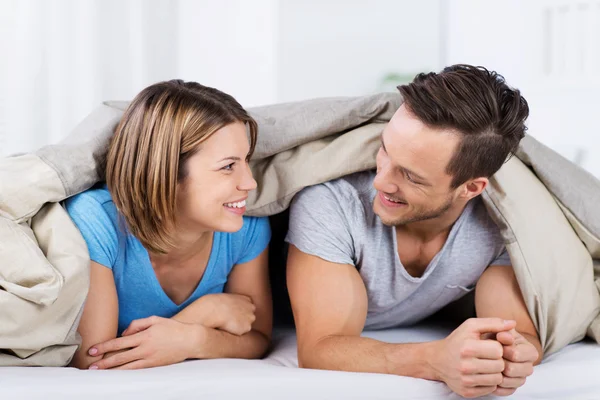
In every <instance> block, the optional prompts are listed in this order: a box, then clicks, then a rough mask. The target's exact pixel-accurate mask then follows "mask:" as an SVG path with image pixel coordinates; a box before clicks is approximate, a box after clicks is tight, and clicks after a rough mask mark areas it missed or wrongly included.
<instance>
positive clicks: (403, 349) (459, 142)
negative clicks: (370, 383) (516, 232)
mask: <svg viewBox="0 0 600 400" xmlns="http://www.w3.org/2000/svg"><path fill="white" fill-rule="evenodd" d="M399 90H400V92H401V93H402V95H403V98H404V103H403V105H402V106H401V107H400V108H399V109H398V111H397V112H396V113H395V115H394V116H393V118H392V119H391V121H390V122H389V124H388V125H387V126H386V128H385V129H384V131H383V133H382V135H381V148H380V150H379V152H378V154H377V171H376V172H375V171H372V172H363V173H358V174H354V175H350V176H347V177H344V178H342V179H338V180H335V181H332V182H328V183H325V184H322V185H317V186H314V187H310V188H307V189H305V190H303V191H302V192H301V193H299V194H298V195H297V196H296V198H295V199H294V202H293V203H292V206H291V211H290V227H289V231H288V235H287V238H286V241H287V242H288V243H290V248H289V255H288V266H287V274H288V277H287V281H288V290H289V293H290V299H291V303H292V310H293V313H294V320H295V322H296V329H297V335H298V358H299V364H300V366H301V367H305V368H319V369H332V370H342V371H360V372H378V373H389V374H397V375H404V376H412V377H419V378H424V379H431V380H439V381H443V382H445V383H446V384H447V385H448V386H449V387H450V388H451V389H452V390H453V391H455V392H456V393H458V394H460V395H463V396H466V397H478V396H483V395H486V394H490V393H494V394H496V395H510V394H512V393H514V391H515V390H516V389H517V388H518V387H520V386H521V385H523V384H524V382H525V379H526V378H527V376H529V375H530V374H531V373H532V372H533V365H534V364H537V363H539V361H540V359H541V356H542V349H541V345H540V341H539V339H538V335H537V332H536V330H535V328H534V325H533V323H532V321H531V319H530V317H529V315H528V312H527V309H526V307H525V304H524V301H523V298H522V296H521V293H520V291H519V287H518V284H517V281H516V278H515V275H514V272H513V270H512V266H511V262H510V258H509V257H508V254H507V252H506V249H505V247H504V242H503V239H502V237H501V235H500V232H499V229H498V227H497V226H496V225H495V223H494V222H493V221H492V220H491V219H490V217H489V215H488V214H487V211H486V209H485V207H484V205H483V203H482V201H481V199H480V197H479V195H480V194H481V193H482V191H483V190H484V189H485V188H486V186H487V185H488V178H489V177H490V176H492V175H493V174H494V173H496V171H498V169H500V167H501V166H502V164H503V163H504V162H505V161H506V160H507V158H508V157H509V156H510V155H511V154H512V152H513V151H514V150H515V149H516V148H517V146H518V144H519V141H520V140H521V139H522V138H523V136H524V135H525V130H526V127H525V120H526V118H527V116H528V114H529V109H528V106H527V102H526V101H525V99H524V98H523V97H522V96H521V95H520V93H519V91H518V90H514V89H511V88H509V87H508V86H507V85H506V83H505V81H504V79H503V78H502V77H501V76H500V75H498V74H496V73H495V72H490V71H488V70H486V69H485V68H482V67H472V66H468V65H456V66H451V67H448V68H446V69H444V70H443V71H442V72H440V73H429V74H419V75H418V76H417V77H416V78H415V80H414V81H413V82H412V83H410V84H408V85H403V86H400V87H399ZM475 288H476V292H475V306H476V311H477V318H473V319H470V320H467V321H466V322H464V323H463V324H462V325H461V326H459V327H458V328H457V329H456V330H455V331H454V332H452V333H451V334H450V335H449V336H448V337H447V338H445V339H443V340H440V341H435V342H428V343H409V344H390V343H384V342H380V341H376V340H373V339H369V338H363V337H361V336H360V334H361V332H362V330H363V329H364V328H368V329H381V328H387V327H393V326H402V325H409V324H413V323H416V322H417V321H419V320H421V319H423V318H425V317H427V316H430V315H431V314H433V313H435V312H436V311H438V310H439V309H441V308H442V307H444V306H445V305H447V304H449V303H451V302H453V301H455V300H457V299H459V298H460V297H462V296H464V295H465V294H467V293H468V292H470V291H471V290H473V289H475Z"/></svg>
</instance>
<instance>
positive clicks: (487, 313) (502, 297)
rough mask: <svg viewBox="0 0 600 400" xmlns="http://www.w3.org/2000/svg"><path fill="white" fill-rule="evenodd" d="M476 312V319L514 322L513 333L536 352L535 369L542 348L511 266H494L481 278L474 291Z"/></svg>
mask: <svg viewBox="0 0 600 400" xmlns="http://www.w3.org/2000/svg"><path fill="white" fill-rule="evenodd" d="M475 308H476V310H477V317H481V318H488V317H496V318H504V319H510V320H513V321H516V322H517V327H516V328H515V330H516V331H517V332H518V333H520V334H521V335H523V336H524V337H525V338H526V339H527V340H528V341H529V342H530V343H531V344H532V345H533V346H534V347H535V348H536V350H537V351H538V357H537V359H536V360H535V363H534V364H535V365H537V364H539V363H540V362H541V361H542V358H543V355H544V352H543V349H542V344H541V343H540V339H539V336H538V333H537V330H536V329H535V325H534V324H533V321H532V320H531V317H530V316H529V312H528V311H527V306H526V305H525V301H524V300H523V295H522V294H521V289H520V288H519V283H518V282H517V278H516V277H515V273H514V270H513V268H512V267H511V266H507V265H493V266H491V267H489V268H488V269H487V270H486V271H485V272H484V273H483V275H481V278H479V281H478V282H477V288H476V290H475Z"/></svg>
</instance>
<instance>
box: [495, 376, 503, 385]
mask: <svg viewBox="0 0 600 400" xmlns="http://www.w3.org/2000/svg"><path fill="white" fill-rule="evenodd" d="M502 381H504V375H502V374H493V376H492V385H496V386H498V385H500V384H501V383H502Z"/></svg>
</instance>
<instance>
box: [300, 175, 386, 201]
mask: <svg viewBox="0 0 600 400" xmlns="http://www.w3.org/2000/svg"><path fill="white" fill-rule="evenodd" d="M374 177H375V171H371V170H370V171H364V172H357V173H354V174H351V175H346V176H343V177H341V178H338V179H334V180H331V181H329V182H324V183H320V184H318V185H314V186H309V187H307V188H305V189H303V190H302V191H301V192H300V193H299V194H298V195H297V199H296V200H297V201H300V202H313V203H323V202H335V203H336V204H339V205H340V206H345V207H348V206H351V205H354V204H356V205H358V204H360V203H361V202H362V200H364V199H367V200H372V199H371V197H372V192H373V179H374Z"/></svg>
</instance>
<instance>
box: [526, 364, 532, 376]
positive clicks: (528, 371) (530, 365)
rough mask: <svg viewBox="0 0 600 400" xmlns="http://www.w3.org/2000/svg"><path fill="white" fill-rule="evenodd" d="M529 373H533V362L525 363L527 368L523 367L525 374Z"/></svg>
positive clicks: (529, 374) (528, 374)
mask: <svg viewBox="0 0 600 400" xmlns="http://www.w3.org/2000/svg"><path fill="white" fill-rule="evenodd" d="M531 375H533V364H529V365H527V368H526V369H525V376H531Z"/></svg>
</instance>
